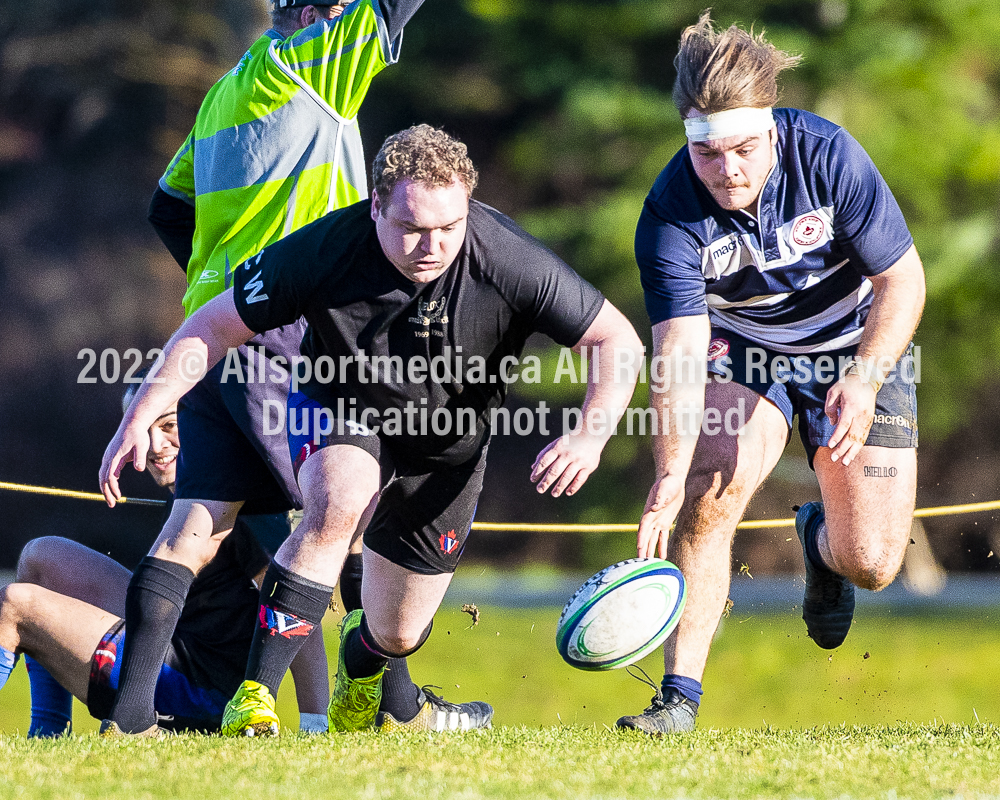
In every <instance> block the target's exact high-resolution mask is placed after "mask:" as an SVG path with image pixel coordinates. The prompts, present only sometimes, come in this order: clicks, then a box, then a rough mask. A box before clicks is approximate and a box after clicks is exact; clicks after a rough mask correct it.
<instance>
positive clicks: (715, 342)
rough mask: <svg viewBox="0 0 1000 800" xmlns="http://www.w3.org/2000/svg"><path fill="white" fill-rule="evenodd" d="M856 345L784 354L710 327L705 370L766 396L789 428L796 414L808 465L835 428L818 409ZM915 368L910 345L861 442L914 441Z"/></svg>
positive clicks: (902, 443) (912, 443)
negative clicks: (707, 360) (797, 353)
mask: <svg viewBox="0 0 1000 800" xmlns="http://www.w3.org/2000/svg"><path fill="white" fill-rule="evenodd" d="M855 349H856V348H855V347H850V348H845V349H842V350H833V351H830V352H829V353H811V354H809V355H789V354H787V353H777V352H775V351H773V350H769V349H767V348H765V347H762V346H761V345H758V344H754V343H753V342H751V341H749V340H747V339H744V338H743V337H742V336H740V335H739V334H736V333H733V332H731V331H727V330H724V329H722V328H712V341H711V342H710V343H709V347H708V352H709V359H710V360H709V362H708V371H709V372H711V373H714V374H716V375H721V376H723V378H725V379H727V380H732V381H733V382H734V383H738V384H740V385H741V386H746V387H747V388H748V389H750V390H752V391H754V392H756V393H757V394H759V395H760V396H761V397H764V398H766V399H767V400H770V401H771V402H772V403H773V404H774V405H776V406H777V407H778V409H779V410H780V411H781V413H782V414H784V416H785V421H786V422H787V423H788V427H789V429H791V427H792V419H793V418H794V417H795V415H798V417H799V436H800V437H801V439H802V444H803V445H805V448H806V454H807V455H808V457H809V466H810V467H812V465H813V458H814V457H815V455H816V451H817V450H818V449H819V448H820V447H826V443H827V442H828V441H830V437H831V436H832V435H833V431H834V428H835V427H836V426H835V425H833V424H832V423H831V422H830V420H829V419H828V418H827V416H826V413H825V412H824V410H823V409H824V406H825V405H826V395H827V392H829V391H830V387H832V386H833V384H834V383H836V382H837V381H838V380H839V379H840V365H841V363H842V362H843V361H846V360H847V359H849V358H850V357H851V356H853V355H854V351H855ZM916 372H917V370H916V369H915V364H914V361H913V345H912V344H911V345H910V346H909V347H907V349H906V352H905V353H903V355H902V357H901V358H900V359H899V361H897V362H896V365H895V367H893V370H892V372H890V373H889V374H888V375H887V376H886V379H885V383H884V384H883V385H882V388H881V389H880V390H879V392H878V394H877V395H876V396H875V421H874V422H873V423H872V427H871V430H870V431H869V433H868V439H867V440H866V441H865V444H866V445H872V446H875V447H898V448H909V447H916V446H917V387H916ZM749 414H750V409H747V416H748V417H749Z"/></svg>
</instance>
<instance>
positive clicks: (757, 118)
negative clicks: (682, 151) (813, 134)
mask: <svg viewBox="0 0 1000 800" xmlns="http://www.w3.org/2000/svg"><path fill="white" fill-rule="evenodd" d="M773 127H774V116H773V115H772V114H771V109H770V108H734V109H731V110H729V111H720V112H718V113H717V114H708V115H706V116H704V117H688V118H687V119H686V120H684V132H685V133H686V134H687V138H688V139H689V140H690V141H692V142H708V141H714V140H715V139H728V138H729V137H730V136H749V135H751V134H754V133H763V132H764V131H769V130H771V128H773Z"/></svg>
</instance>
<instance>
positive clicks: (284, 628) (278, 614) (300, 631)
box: [257, 605, 315, 639]
mask: <svg viewBox="0 0 1000 800" xmlns="http://www.w3.org/2000/svg"><path fill="white" fill-rule="evenodd" d="M257 618H258V619H259V620H260V627H262V628H267V629H268V630H269V631H270V632H271V635H272V636H274V634H276V633H277V634H279V635H281V636H284V637H285V638H286V639H291V638H292V637H293V636H308V635H309V634H310V633H312V632H313V628H314V627H315V626H314V625H313V624H312V623H311V622H306V621H305V620H304V619H299V618H298V617H296V616H295V615H294V614H286V613H285V612H283V611H275V610H274V609H273V608H270V607H269V606H264V605H262V606H261V607H260V613H259V614H258V615H257Z"/></svg>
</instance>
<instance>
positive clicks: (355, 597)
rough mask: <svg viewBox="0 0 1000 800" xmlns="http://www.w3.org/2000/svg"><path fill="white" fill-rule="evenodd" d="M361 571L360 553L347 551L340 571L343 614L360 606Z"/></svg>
mask: <svg viewBox="0 0 1000 800" xmlns="http://www.w3.org/2000/svg"><path fill="white" fill-rule="evenodd" d="M362 573H363V570H362V567H361V553H348V554H347V558H346V559H345V560H344V568H343V569H342V570H341V571H340V599H341V601H342V602H343V603H344V613H345V614H350V613H351V612H352V611H357V610H358V609H359V608H361V575H362Z"/></svg>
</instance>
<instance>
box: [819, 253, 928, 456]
mask: <svg viewBox="0 0 1000 800" xmlns="http://www.w3.org/2000/svg"><path fill="white" fill-rule="evenodd" d="M869 280H870V281H871V282H872V286H873V289H874V291H873V294H874V299H873V301H872V307H871V311H870V312H869V313H868V319H867V320H865V328H864V332H863V333H862V334H861V341H860V343H859V344H858V349H857V352H856V354H855V356H854V357H855V360H856V361H857V362H858V364H857V366H856V367H854V368H852V369H850V370H849V371H848V372H845V374H844V375H842V376H841V378H840V380H839V381H837V382H836V383H835V384H834V385H833V386H831V387H830V391H829V392H827V395H826V409H825V410H826V415H827V417H828V418H829V420H830V422H831V423H833V424H834V425H836V426H837V427H836V428H835V429H834V431H833V435H832V436H831V437H830V441H829V442H828V443H827V447H830V448H832V449H833V452H832V453H831V454H830V460H831V461H838V460H839V461H841V462H842V463H843V464H844V466H848V465H849V464H850V463H851V461H853V460H854V458H855V456H857V454H858V453H859V452H860V451H861V448H862V447H864V444H865V441H866V440H867V439H868V431H869V430H870V429H871V426H872V421H873V420H874V418H875V416H874V415H875V395H876V393H877V392H878V387H880V386H881V385H882V382H883V381H884V380H885V377H886V375H888V374H889V373H890V372H891V371H892V368H893V367H894V366H895V364H896V362H897V361H898V360H899V357H900V356H901V355H902V354H903V351H904V350H906V347H907V345H908V344H909V343H910V340H911V339H912V338H913V333H914V331H916V329H917V323H918V322H920V315H921V314H922V313H923V310H924V298H925V296H926V287H925V283H924V267H923V264H921V263H920V256H919V255H917V249H916V247H913V246H911V247H910V249H909V250H907V251H906V252H905V253H904V254H903V256H902V258H900V259H899V261H897V262H896V263H895V264H893V265H892V266H891V267H889V269H887V270H885V271H884V272H881V273H879V274H878V275H875V276H872V277H871V278H869Z"/></svg>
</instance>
